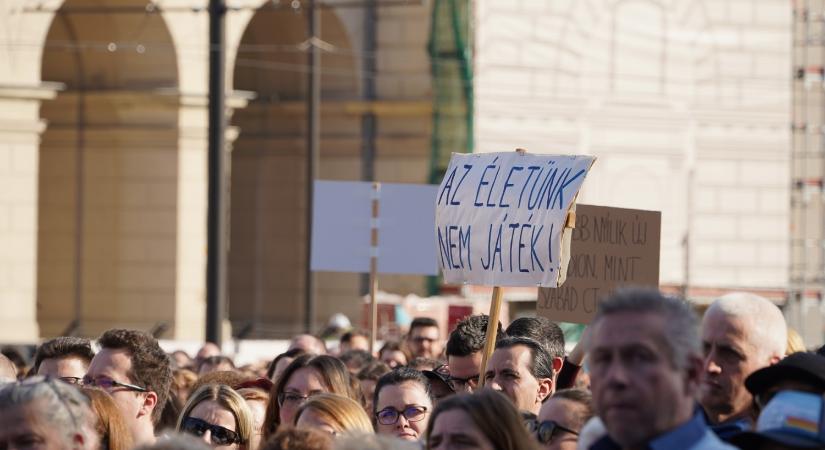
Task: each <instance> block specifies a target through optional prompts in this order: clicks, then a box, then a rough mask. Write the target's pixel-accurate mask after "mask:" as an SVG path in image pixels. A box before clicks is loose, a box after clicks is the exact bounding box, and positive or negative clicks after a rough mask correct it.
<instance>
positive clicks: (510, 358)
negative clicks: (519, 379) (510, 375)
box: [490, 345, 532, 370]
mask: <svg viewBox="0 0 825 450" xmlns="http://www.w3.org/2000/svg"><path fill="white" fill-rule="evenodd" d="M531 356H532V352H531V351H530V348H529V347H527V346H524V345H514V346H512V347H506V348H497V349H496V350H495V351H494V352H493V356H492V357H491V358H490V363H491V364H492V366H493V368H494V369H496V370H502V369H508V368H509V369H515V368H526V367H528V366H529V365H530V360H531Z"/></svg>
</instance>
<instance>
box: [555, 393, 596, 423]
mask: <svg viewBox="0 0 825 450" xmlns="http://www.w3.org/2000/svg"><path fill="white" fill-rule="evenodd" d="M554 399H562V400H568V401H571V402H574V403H578V404H579V405H581V406H582V407H583V408H582V409H581V410H579V411H577V413H576V414H575V420H576V424H575V425H576V429H578V430H580V429H581V428H582V427H583V426H584V424H585V423H586V422H587V421H588V420H590V418H591V417H593V415H594V414H595V412H594V411H593V394H591V393H590V391H586V390H584V389H576V388H571V389H561V390H559V391H556V393H555V394H553V396H552V397H550V399H549V400H554Z"/></svg>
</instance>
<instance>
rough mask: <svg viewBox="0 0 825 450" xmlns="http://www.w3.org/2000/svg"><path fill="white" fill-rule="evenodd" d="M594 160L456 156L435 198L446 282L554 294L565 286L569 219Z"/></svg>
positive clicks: (579, 157) (518, 155)
mask: <svg viewBox="0 0 825 450" xmlns="http://www.w3.org/2000/svg"><path fill="white" fill-rule="evenodd" d="M594 160H595V158H594V157H592V156H582V155H537V154H524V153H517V152H507V153H475V154H453V156H452V158H451V159H450V165H449V167H448V168H447V172H446V174H445V175H444V179H443V180H442V182H441V185H440V186H439V188H438V197H437V199H436V243H437V246H438V247H437V248H438V251H437V252H438V258H437V259H438V263H439V266H440V268H441V270H442V272H443V273H444V281H445V282H447V283H452V284H462V283H470V284H474V285H485V286H550V287H555V286H558V285H559V283H561V282H563V281H564V274H565V272H564V262H565V261H564V260H565V258H564V257H565V256H566V254H565V253H566V252H563V251H562V241H563V235H564V229H565V228H566V225H567V221H568V212H569V211H570V209H571V206H573V205H574V202H575V200H576V196H577V195H578V192H579V188H580V187H581V185H582V183H583V182H584V179H585V176H586V175H587V172H588V170H590V166H591V165H592V164H593V161H594ZM568 234H569V232H568Z"/></svg>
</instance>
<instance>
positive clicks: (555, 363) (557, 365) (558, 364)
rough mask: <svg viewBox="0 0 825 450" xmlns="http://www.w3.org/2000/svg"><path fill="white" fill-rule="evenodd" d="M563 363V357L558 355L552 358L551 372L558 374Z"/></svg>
mask: <svg viewBox="0 0 825 450" xmlns="http://www.w3.org/2000/svg"><path fill="white" fill-rule="evenodd" d="M563 365H564V359H563V358H560V357H558V356H557V357H555V358H553V372H555V373H556V375H558V374H559V372H561V367H562V366H563Z"/></svg>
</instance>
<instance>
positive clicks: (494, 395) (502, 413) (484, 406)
mask: <svg viewBox="0 0 825 450" xmlns="http://www.w3.org/2000/svg"><path fill="white" fill-rule="evenodd" d="M452 410H460V411H463V412H464V413H465V414H466V415H467V416H468V417H469V418H470V420H471V421H472V422H473V425H475V427H476V429H477V430H478V431H479V432H481V433H482V434H484V436H485V437H486V438H487V440H489V441H490V443H491V444H492V447H493V448H495V449H496V450H528V449H532V448H535V445H534V444H533V441H532V438H531V437H530V435H529V434H528V433H527V428H526V427H525V426H524V422H523V420H522V418H521V414H519V412H518V411H517V410H516V408H515V406H513V404H512V403H511V402H510V400H508V399H507V397H505V396H504V395H502V394H500V393H499V392H496V391H494V390H492V389H482V390H480V391H478V392H476V393H474V394H457V395H453V396H450V397H447V398H445V399H444V400H441V402H439V403H438V405H437V406H436V407H435V410H433V413H432V415H430V421H429V424H428V425H427V429H428V430H430V432H429V433H428V434H427V449H430V448H431V442H432V441H431V439H432V431H433V430H434V429H435V423H436V422H437V421H438V418H439V416H440V415H441V414H442V413H444V412H447V411H452Z"/></svg>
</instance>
